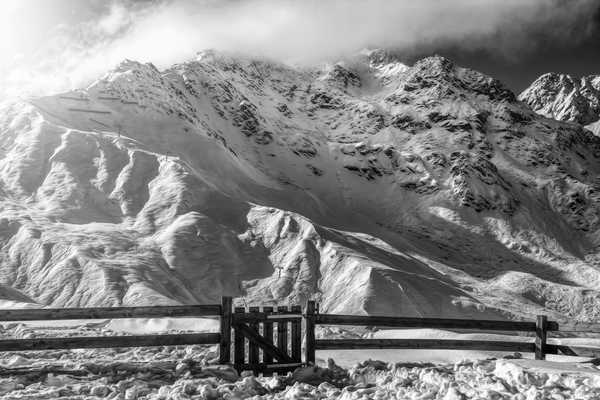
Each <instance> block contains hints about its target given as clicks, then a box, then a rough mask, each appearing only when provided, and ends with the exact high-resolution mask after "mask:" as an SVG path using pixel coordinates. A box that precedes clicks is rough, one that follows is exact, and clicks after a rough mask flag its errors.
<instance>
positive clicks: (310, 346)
mask: <svg viewBox="0 0 600 400" xmlns="http://www.w3.org/2000/svg"><path fill="white" fill-rule="evenodd" d="M315 310H316V305H315V301H314V300H309V301H307V302H306V315H305V317H304V319H305V320H306V348H305V355H304V358H305V360H304V362H305V363H306V364H307V365H309V364H314V363H315V350H316V349H315V345H316V343H315Z"/></svg>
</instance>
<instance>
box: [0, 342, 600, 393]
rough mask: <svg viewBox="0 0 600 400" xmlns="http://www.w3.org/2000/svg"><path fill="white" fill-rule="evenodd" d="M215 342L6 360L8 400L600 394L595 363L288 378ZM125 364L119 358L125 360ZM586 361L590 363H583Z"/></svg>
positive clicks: (417, 368) (3, 381)
mask: <svg viewBox="0 0 600 400" xmlns="http://www.w3.org/2000/svg"><path fill="white" fill-rule="evenodd" d="M216 355H217V354H216V351H215V348H214V347H212V348H207V347H200V346H185V347H180V348H174V347H171V348H162V349H156V348H149V349H130V350H124V351H120V350H84V351H52V352H51V351H47V352H42V353H38V354H36V355H34V353H29V354H21V355H14V354H12V355H9V354H7V353H5V354H3V355H2V356H0V362H1V363H2V368H0V374H1V377H0V394H1V396H2V397H1V398H4V399H32V398H56V397H62V398H70V399H86V398H111V399H136V398H138V399H187V398H191V399H220V398H223V399H244V398H255V399H257V398H260V399H263V398H264V399H313V398H314V399H325V398H327V399H345V400H348V399H371V398H372V399H445V400H450V399H471V398H473V399H571V398H573V399H597V398H598V397H599V396H600V371H599V370H598V369H597V368H595V367H593V366H592V365H591V364H586V366H576V364H566V363H552V362H537V363H535V362H533V361H531V360H518V359H517V360H512V359H498V360H494V359H491V360H478V361H461V362H457V363H449V364H437V365H436V364H428V363H419V364H416V363H384V362H381V361H366V362H363V363H359V364H357V365H355V366H354V367H353V368H350V369H348V370H346V369H342V368H341V367H338V366H336V365H335V364H334V363H333V362H332V361H330V362H329V366H328V367H327V368H321V367H308V368H304V369H299V370H296V371H295V372H294V373H290V374H288V375H286V376H274V377H254V376H253V375H252V374H251V373H242V375H241V376H240V375H238V374H237V372H236V371H235V370H234V369H232V368H231V367H229V366H219V365H214V361H215V360H216ZM115 360H118V361H115ZM582 365H583V364H582Z"/></svg>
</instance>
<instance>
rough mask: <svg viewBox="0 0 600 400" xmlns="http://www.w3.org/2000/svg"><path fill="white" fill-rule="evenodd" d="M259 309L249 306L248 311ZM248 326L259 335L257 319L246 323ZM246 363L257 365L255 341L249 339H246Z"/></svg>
mask: <svg viewBox="0 0 600 400" xmlns="http://www.w3.org/2000/svg"><path fill="white" fill-rule="evenodd" d="M259 310H260V308H259V307H249V308H248V311H250V312H251V313H253V312H258V311H259ZM248 326H249V327H250V328H252V329H254V330H255V331H256V333H258V334H259V335H260V331H259V330H258V326H259V325H258V321H252V322H250V323H249V324H248ZM248 342H249V344H248V363H249V364H251V365H257V364H258V354H259V352H258V346H257V345H256V343H252V342H251V341H248Z"/></svg>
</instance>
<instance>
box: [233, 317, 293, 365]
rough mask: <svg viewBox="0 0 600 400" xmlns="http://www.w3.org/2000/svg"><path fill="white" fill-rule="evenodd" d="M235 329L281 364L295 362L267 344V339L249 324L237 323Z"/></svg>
mask: <svg viewBox="0 0 600 400" xmlns="http://www.w3.org/2000/svg"><path fill="white" fill-rule="evenodd" d="M234 327H235V329H237V330H239V331H240V332H241V333H242V335H244V336H245V337H246V338H248V340H250V341H252V342H254V343H256V344H257V345H258V346H259V347H260V348H261V349H262V350H263V351H264V352H265V353H267V354H268V355H270V356H273V357H274V358H276V359H278V360H279V362H283V363H293V362H295V361H294V359H293V358H292V357H290V356H289V355H287V354H285V353H284V352H283V351H281V350H280V349H278V348H277V347H275V346H273V345H272V344H271V343H269V342H267V340H266V339H265V338H263V337H262V336H260V335H259V334H258V333H257V332H256V331H255V330H254V329H252V328H250V327H249V326H248V325H247V324H244V323H236V324H235V325H234Z"/></svg>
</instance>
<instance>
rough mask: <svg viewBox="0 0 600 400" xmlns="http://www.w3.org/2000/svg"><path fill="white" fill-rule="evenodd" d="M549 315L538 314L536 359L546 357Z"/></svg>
mask: <svg viewBox="0 0 600 400" xmlns="http://www.w3.org/2000/svg"><path fill="white" fill-rule="evenodd" d="M547 323H548V317H546V316H545V315H538V316H537V320H536V323H535V359H536V360H545V359H546V336H547Z"/></svg>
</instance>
